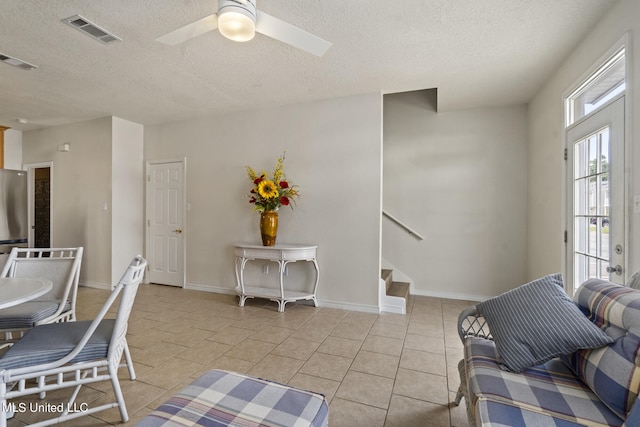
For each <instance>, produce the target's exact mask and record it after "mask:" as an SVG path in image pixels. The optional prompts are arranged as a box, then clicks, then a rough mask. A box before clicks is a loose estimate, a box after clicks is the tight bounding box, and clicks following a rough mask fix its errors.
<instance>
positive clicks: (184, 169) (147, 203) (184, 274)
mask: <svg viewBox="0 0 640 427" xmlns="http://www.w3.org/2000/svg"><path fill="white" fill-rule="evenodd" d="M168 163H182V200H181V201H180V202H181V203H182V209H181V210H182V229H183V233H182V280H181V282H182V284H181V285H180V287H181V288H185V285H186V283H187V234H188V233H187V158H186V157H177V158H172V159H162V160H147V161H145V171H144V176H145V185H144V191H145V221H144V222H145V225H144V227H145V233H144V234H145V257H146V258H147V261H148V263H149V265H153V260H152V259H150V257H152V254H153V251H152V250H151V247H150V245H151V238H150V236H149V221H150V218H151V215H150V214H151V212H150V211H149V207H150V199H149V194H148V192H147V189H148V182H149V180H150V175H149V173H150V172H149V171H150V168H151V166H153V165H161V164H168ZM148 268H149V267H147V269H148ZM147 279H148V278H147Z"/></svg>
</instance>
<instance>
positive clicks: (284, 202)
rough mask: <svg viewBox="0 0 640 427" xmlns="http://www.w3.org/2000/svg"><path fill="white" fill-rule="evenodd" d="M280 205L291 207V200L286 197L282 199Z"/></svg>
mask: <svg viewBox="0 0 640 427" xmlns="http://www.w3.org/2000/svg"><path fill="white" fill-rule="evenodd" d="M280 203H282V205H283V206H289V198H288V197H286V196H282V197H280Z"/></svg>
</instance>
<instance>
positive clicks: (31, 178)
mask: <svg viewBox="0 0 640 427" xmlns="http://www.w3.org/2000/svg"><path fill="white" fill-rule="evenodd" d="M39 168H49V185H50V189H49V197H50V199H49V245H50V246H51V247H55V245H54V244H53V242H54V240H53V237H54V236H53V234H54V228H53V201H54V200H55V198H54V193H55V185H53V177H54V174H53V162H52V161H51V162H39V163H24V164H23V165H22V169H23V170H25V171H27V181H28V185H27V199H28V203H27V212H28V215H29V220H28V221H27V226H28V227H29V243H28V244H29V247H30V248H33V244H34V240H35V231H34V226H35V224H34V223H33V220H34V215H35V169H39Z"/></svg>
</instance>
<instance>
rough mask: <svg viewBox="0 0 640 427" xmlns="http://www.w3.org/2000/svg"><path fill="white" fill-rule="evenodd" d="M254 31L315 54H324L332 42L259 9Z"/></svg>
mask: <svg viewBox="0 0 640 427" xmlns="http://www.w3.org/2000/svg"><path fill="white" fill-rule="evenodd" d="M256 31H257V32H259V33H262V34H264V35H265V36H268V37H271V38H273V39H276V40H280V41H281V42H284V43H286V44H289V45H291V46H293V47H297V48H298V49H302V50H304V51H307V52H309V53H311V54H314V55H316V56H322V55H324V53H325V52H326V51H327V50H328V49H329V48H330V47H331V44H332V43H330V42H328V41H326V40H323V39H321V38H320V37H318V36H314V35H313V34H310V33H307V32H306V31H305V30H303V29H300V28H298V27H296V26H294V25H291V24H289V23H287V22H284V21H282V20H280V19H278V18H275V17H273V16H271V15H268V14H266V13H264V12H261V11H259V10H258V11H257V16H256Z"/></svg>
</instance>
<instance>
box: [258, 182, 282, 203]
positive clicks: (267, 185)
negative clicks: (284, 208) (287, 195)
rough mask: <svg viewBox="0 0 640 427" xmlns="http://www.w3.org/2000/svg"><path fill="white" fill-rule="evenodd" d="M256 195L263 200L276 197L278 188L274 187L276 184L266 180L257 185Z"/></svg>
mask: <svg viewBox="0 0 640 427" xmlns="http://www.w3.org/2000/svg"><path fill="white" fill-rule="evenodd" d="M258 194H260V195H261V196H262V197H264V198H265V199H271V198H273V197H278V187H276V184H275V183H274V182H273V181H271V180H269V179H266V180H264V181H261V182H260V184H258Z"/></svg>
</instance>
